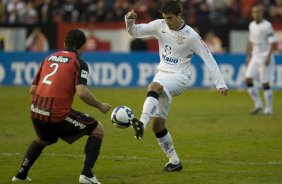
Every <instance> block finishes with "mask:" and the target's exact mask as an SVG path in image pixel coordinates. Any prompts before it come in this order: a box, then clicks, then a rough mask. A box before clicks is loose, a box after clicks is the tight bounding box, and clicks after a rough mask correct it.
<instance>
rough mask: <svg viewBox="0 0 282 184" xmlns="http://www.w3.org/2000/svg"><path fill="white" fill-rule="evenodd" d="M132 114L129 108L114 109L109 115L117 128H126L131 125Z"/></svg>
mask: <svg viewBox="0 0 282 184" xmlns="http://www.w3.org/2000/svg"><path fill="white" fill-rule="evenodd" d="M133 118H134V114H133V112H132V110H131V109H130V108H129V107H126V106H119V107H116V108H115V109H114V110H113V112H112V115H111V120H112V122H113V124H114V125H115V126H116V127H117V128H127V127H129V126H130V125H131V121H132V119H133Z"/></svg>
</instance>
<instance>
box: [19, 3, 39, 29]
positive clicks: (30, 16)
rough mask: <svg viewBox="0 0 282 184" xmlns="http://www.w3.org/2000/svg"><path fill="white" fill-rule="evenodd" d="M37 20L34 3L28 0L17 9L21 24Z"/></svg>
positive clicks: (33, 22) (32, 22) (34, 22)
mask: <svg viewBox="0 0 282 184" xmlns="http://www.w3.org/2000/svg"><path fill="white" fill-rule="evenodd" d="M37 21H38V15H37V11H36V9H35V7H34V3H33V2H32V1H31V0H29V1H28V2H27V3H26V6H25V7H24V8H22V9H20V11H19V23H22V24H36V23H37Z"/></svg>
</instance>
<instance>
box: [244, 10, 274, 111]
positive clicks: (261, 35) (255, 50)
mask: <svg viewBox="0 0 282 184" xmlns="http://www.w3.org/2000/svg"><path fill="white" fill-rule="evenodd" d="M251 13H252V17H253V21H252V22H251V23H250V24H249V42H248V48H247V61H246V63H247V70H246V74H245V77H246V85H247V87H248V89H247V91H248V93H249V95H250V97H251V98H252V100H253V101H254V109H253V110H252V111H251V113H250V114H257V113H259V112H260V111H262V110H263V103H262V100H261V98H260V95H259V89H258V86H255V85H254V83H253V80H254V79H256V78H257V77H259V78H258V80H259V82H260V83H262V88H263V90H264V100H265V108H264V112H263V113H264V114H266V115H271V114H272V112H273V108H272V99H273V91H272V89H271V86H270V83H271V82H273V81H272V80H273V78H274V65H275V61H274V56H273V51H274V50H275V45H276V38H275V36H274V32H273V28H272V26H271V24H270V22H268V21H267V20H265V19H264V18H263V7H262V6H261V5H256V6H254V7H252V11H251Z"/></svg>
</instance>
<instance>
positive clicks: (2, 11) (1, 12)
mask: <svg viewBox="0 0 282 184" xmlns="http://www.w3.org/2000/svg"><path fill="white" fill-rule="evenodd" d="M5 21H6V5H5V3H4V2H3V0H0V23H5Z"/></svg>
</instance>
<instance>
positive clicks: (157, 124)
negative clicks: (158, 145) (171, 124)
mask: <svg viewBox="0 0 282 184" xmlns="http://www.w3.org/2000/svg"><path fill="white" fill-rule="evenodd" d="M151 122H152V130H153V131H154V133H158V132H161V131H162V130H163V129H164V128H165V120H163V119H160V118H152V121H151Z"/></svg>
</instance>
